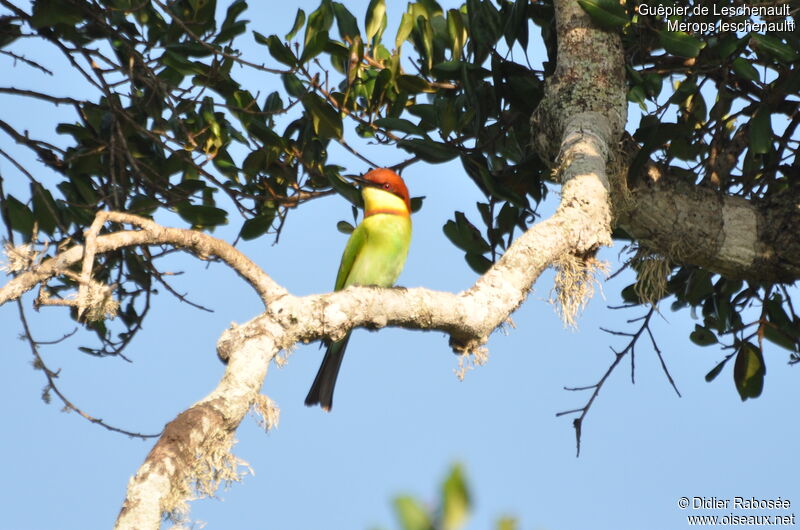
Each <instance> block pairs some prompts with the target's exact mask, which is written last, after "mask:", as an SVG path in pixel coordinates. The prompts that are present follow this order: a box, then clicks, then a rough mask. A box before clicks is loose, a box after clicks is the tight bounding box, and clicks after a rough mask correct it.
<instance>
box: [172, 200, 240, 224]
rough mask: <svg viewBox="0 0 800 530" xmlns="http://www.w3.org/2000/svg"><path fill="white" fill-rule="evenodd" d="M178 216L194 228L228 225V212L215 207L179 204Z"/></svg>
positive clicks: (186, 203)
mask: <svg viewBox="0 0 800 530" xmlns="http://www.w3.org/2000/svg"><path fill="white" fill-rule="evenodd" d="M177 210H178V215H180V216H181V218H183V220H184V221H186V222H188V223H190V224H191V225H192V226H194V227H214V226H217V225H224V224H227V223H228V212H226V211H225V210H223V209H221V208H215V207H214V206H203V205H197V204H189V203H188V202H183V203H178V205H177Z"/></svg>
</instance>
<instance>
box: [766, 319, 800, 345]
mask: <svg viewBox="0 0 800 530" xmlns="http://www.w3.org/2000/svg"><path fill="white" fill-rule="evenodd" d="M786 328H789V326H786ZM764 338H765V339H767V340H768V341H770V342H771V343H773V344H776V345H778V346H780V347H781V348H785V349H787V350H789V351H797V345H798V343H797V339H796V338H793V337H792V335H791V333H790V332H788V329H782V328H779V327H773V326H772V325H770V324H767V325H766V326H764Z"/></svg>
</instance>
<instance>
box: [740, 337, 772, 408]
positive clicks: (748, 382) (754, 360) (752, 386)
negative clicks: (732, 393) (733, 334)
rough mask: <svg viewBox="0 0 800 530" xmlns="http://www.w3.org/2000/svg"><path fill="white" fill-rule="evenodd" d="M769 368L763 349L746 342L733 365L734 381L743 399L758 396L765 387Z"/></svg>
mask: <svg viewBox="0 0 800 530" xmlns="http://www.w3.org/2000/svg"><path fill="white" fill-rule="evenodd" d="M766 373H767V368H766V366H765V365H764V357H763V356H762V354H761V350H760V349H759V348H758V347H756V346H755V345H754V344H752V343H750V342H744V343H742V345H741V346H740V347H739V353H737V354H736V363H735V364H734V365H733V381H734V383H735V384H736V390H737V391H738V392H739V397H741V398H742V401H745V400H746V399H748V398H757V397H758V396H760V395H761V392H762V390H763V389H764V375H765V374H766Z"/></svg>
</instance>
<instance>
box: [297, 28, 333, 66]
mask: <svg viewBox="0 0 800 530" xmlns="http://www.w3.org/2000/svg"><path fill="white" fill-rule="evenodd" d="M326 44H328V32H327V31H319V32H317V33H315V34H314V37H312V38H311V40H309V41H308V44H306V47H305V48H303V53H302V54H301V55H300V64H305V63H307V62H308V61H310V60H311V59H313V58H314V57H316V56H317V55H319V54H320V53H321V52H322V50H324V49H325V45H326Z"/></svg>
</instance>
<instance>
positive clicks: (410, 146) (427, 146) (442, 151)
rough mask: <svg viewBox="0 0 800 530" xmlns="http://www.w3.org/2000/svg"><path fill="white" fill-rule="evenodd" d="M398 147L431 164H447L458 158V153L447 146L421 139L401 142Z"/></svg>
mask: <svg viewBox="0 0 800 530" xmlns="http://www.w3.org/2000/svg"><path fill="white" fill-rule="evenodd" d="M397 146H398V147H402V148H403V149H405V150H406V151H408V152H409V153H412V154H414V155H416V156H418V157H420V158H421V159H422V160H425V161H426V162H430V163H431V164H439V163H441V162H447V161H449V160H453V159H454V158H455V157H457V156H458V151H457V150H456V149H454V148H452V147H450V146H449V145H447V144H443V143H440V142H434V141H433V140H427V139H421V138H412V139H409V140H400V141H399V142H397Z"/></svg>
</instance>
